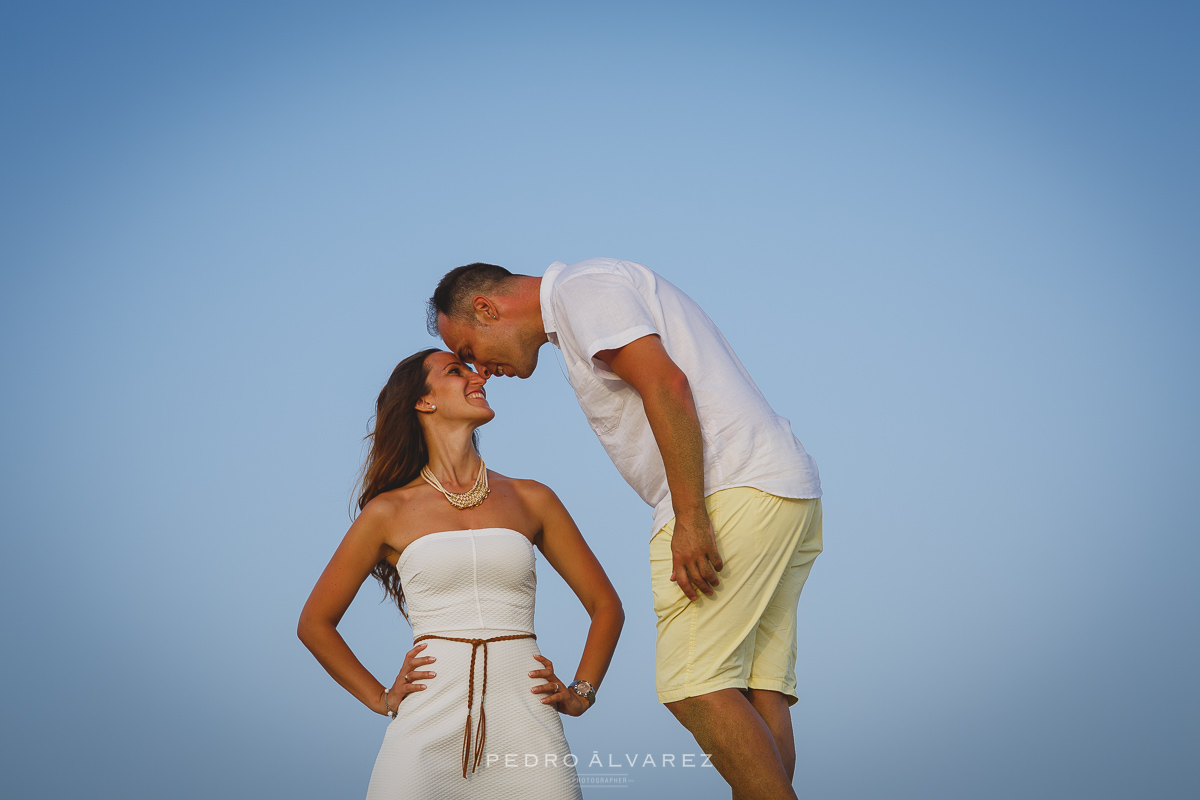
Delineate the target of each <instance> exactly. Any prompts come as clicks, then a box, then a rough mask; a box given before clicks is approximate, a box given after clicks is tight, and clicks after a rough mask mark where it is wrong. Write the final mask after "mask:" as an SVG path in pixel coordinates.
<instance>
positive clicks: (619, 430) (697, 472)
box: [429, 258, 821, 798]
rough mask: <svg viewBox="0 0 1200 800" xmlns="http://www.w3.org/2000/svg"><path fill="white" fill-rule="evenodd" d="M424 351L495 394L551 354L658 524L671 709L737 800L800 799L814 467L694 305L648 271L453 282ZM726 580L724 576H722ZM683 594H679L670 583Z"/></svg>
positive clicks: (606, 262)
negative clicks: (433, 340)
mask: <svg viewBox="0 0 1200 800" xmlns="http://www.w3.org/2000/svg"><path fill="white" fill-rule="evenodd" d="M429 314H430V318H429V322H430V333H435V332H436V333H437V334H440V335H441V337H442V339H443V341H445V343H446V345H447V346H448V347H449V348H450V349H451V350H453V351H454V352H456V353H457V354H458V356H459V358H460V359H461V360H462V361H463V362H465V363H469V364H473V365H475V368H476V369H477V370H478V371H479V372H480V373H481V374H483V375H484V376H485V377H491V376H493V375H496V376H505V377H513V376H515V377H519V378H528V377H529V376H530V375H531V374H533V371H534V369H535V368H536V367H537V361H538V349H539V348H540V347H541V346H542V345H543V344H545V343H546V342H551V343H552V344H554V345H555V346H557V347H558V348H559V349H560V350H561V351H562V354H563V358H564V360H565V361H566V364H567V372H568V377H569V379H570V382H571V386H572V387H573V388H574V390H575V395H576V397H577V398H578V400H579V404H580V405H581V406H582V407H583V410H584V412H585V413H586V415H587V418H588V422H589V423H590V424H591V426H592V429H593V430H594V431H595V433H596V435H597V436H598V437H599V438H600V441H601V443H602V444H603V445H604V448H605V450H607V452H608V454H609V456H610V457H611V458H612V460H613V463H614V464H615V465H616V467H617V469H618V470H619V471H620V473H621V475H622V476H623V477H624V478H625V480H626V481H628V482H629V484H630V485H631V486H632V487H633V488H634V489H635V490H636V491H637V492H638V494H639V495H641V497H642V499H643V500H645V501H646V502H647V503H649V504H650V505H651V506H653V507H654V528H653V534H654V535H653V537H652V539H651V541H650V563H651V580H652V583H653V589H654V610H655V613H656V615H657V618H658V622H657V626H658V641H657V647H656V655H655V683H656V687H657V690H658V697H659V700H660V702H662V703H664V704H665V705H666V706H667V708H668V709H670V711H671V712H672V713H673V714H674V715H675V717H676V718H677V719H678V720H679V721H680V722H681V723H682V724H683V725H684V726H685V727H686V728H687V729H688V730H689V731H690V732H691V733H692V735H693V736H695V737H696V741H697V743H699V744H700V746H701V747H702V748H703V749H704V752H706V753H711V754H712V755H713V759H712V761H713V765H714V766H715V767H716V768H717V770H718V771H719V772H720V773H721V775H722V777H724V778H725V780H726V781H728V782H729V784H730V786H731V787H732V788H733V795H734V797H735V798H760V797H761V798H781V797H795V793H794V792H793V791H792V788H791V781H792V775H793V773H794V771H795V761H796V748H795V743H794V740H793V738H792V722H791V715H790V713H789V711H788V706H789V705H791V704H792V703H794V702H796V675H795V662H796V606H797V603H798V601H799V597H800V590H801V588H802V587H803V585H804V581H805V579H806V578H807V577H808V573H809V570H810V569H811V567H812V563H813V560H814V559H815V558H816V557H817V555H818V554H819V553H820V552H821V504H820V499H819V498H820V496H821V486H820V479H819V477H818V474H817V467H816V464H815V462H813V460H812V458H810V457H809V456H808V454H807V453H805V451H804V448H803V446H801V444H800V442H799V441H798V440H797V439H796V437H795V436H793V435H792V432H791V427H790V426H789V424H788V421H787V420H785V419H784V418H782V417H780V416H779V415H777V414H776V413H775V412H774V411H772V410H771V408H770V406H769V405H767V402H766V400H765V399H764V398H763V396H762V394H761V393H760V392H759V390H758V387H756V386H755V385H754V382H753V381H752V380H751V379H750V376H749V375H748V374H747V372H746V370H745V368H744V367H743V366H742V364H741V362H740V361H739V360H738V358H737V356H736V355H735V354H734V352H733V350H732V349H731V348H730V346H729V343H728V342H726V341H725V338H724V337H723V336H722V335H721V332H720V331H719V330H717V328H716V326H715V325H714V324H713V322H712V320H710V319H709V318H708V316H707V315H706V314H705V313H704V312H703V311H702V310H701V309H700V307H699V306H698V305H696V303H695V302H694V301H693V300H692V299H691V298H689V297H688V296H687V295H685V294H684V293H683V292H681V291H680V290H679V289H677V288H675V287H674V286H672V285H671V284H670V283H668V282H667V281H666V280H664V279H663V278H662V277H660V276H659V275H656V274H655V273H653V272H651V271H650V270H649V269H647V268H646V267H644V266H642V265H640V264H634V263H632V262H628V261H618V260H615V259H609V258H593V259H588V260H586V261H580V262H579V263H576V264H572V265H570V266H568V265H566V264H563V263H561V262H555V263H554V264H551V265H550V267H549V268H548V269H547V270H546V273H545V274H544V275H543V276H542V277H541V278H536V277H531V276H528V275H514V274H512V273H510V272H509V271H508V270H506V269H504V268H502V267H498V266H495V265H491V264H468V265H467V266H464V267H459V268H457V269H455V270H452V271H450V272H449V273H447V274H446V276H445V277H444V278H443V279H442V281H441V283H439V284H438V287H437V290H436V291H435V292H434V294H433V297H432V298H430V301H429ZM718 573H721V574H720V575H719V576H718ZM672 582H674V583H672Z"/></svg>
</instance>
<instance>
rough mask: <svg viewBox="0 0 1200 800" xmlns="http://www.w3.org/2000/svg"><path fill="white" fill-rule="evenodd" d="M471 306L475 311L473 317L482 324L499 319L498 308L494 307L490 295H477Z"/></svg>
mask: <svg viewBox="0 0 1200 800" xmlns="http://www.w3.org/2000/svg"><path fill="white" fill-rule="evenodd" d="M471 308H472V309H474V311H475V318H476V319H478V320H479V321H480V322H481V323H483V324H484V325H487V324H488V323H490V322H495V321H496V320H498V319H500V309H498V308H496V304H495V303H493V302H492V299H491V298H490V297H484V296H483V295H478V296H477V297H476V298H475V299H474V300H473V301H472V302H471Z"/></svg>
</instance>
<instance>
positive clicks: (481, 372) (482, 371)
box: [471, 363, 492, 383]
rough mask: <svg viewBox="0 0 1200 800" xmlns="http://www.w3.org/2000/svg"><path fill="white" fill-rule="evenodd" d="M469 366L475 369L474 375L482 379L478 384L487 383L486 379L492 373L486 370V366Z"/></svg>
mask: <svg viewBox="0 0 1200 800" xmlns="http://www.w3.org/2000/svg"><path fill="white" fill-rule="evenodd" d="M471 366H473V367H475V374H476V375H478V376H479V377H480V378H482V379H483V380H481V381H480V383H487V379H488V378H490V377H492V371H491V370H490V369H488V368H487V365H486V364H478V363H476V364H472V365H471Z"/></svg>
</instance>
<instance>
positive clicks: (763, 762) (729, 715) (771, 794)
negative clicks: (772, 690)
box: [666, 689, 796, 800]
mask: <svg viewBox="0 0 1200 800" xmlns="http://www.w3.org/2000/svg"><path fill="white" fill-rule="evenodd" d="M666 705H667V708H668V709H670V711H671V713H672V714H674V715H675V718H676V719H678V720H679V721H680V722H681V723H682V724H683V727H685V728H687V729H688V730H689V731H690V732H691V734H692V736H694V737H696V743H697V744H699V745H700V747H701V749H703V750H704V752H705V753H711V754H712V764H713V766H714V767H716V768H717V772H719V773H721V777H722V778H724V779H725V781H726V782H727V783H728V784H729V786H730V787H731V788H732V789H733V796H734V797H735V798H737V800H787V799H788V798H791V800H795V798H796V793H795V792H794V791H792V781H791V778H790V777H789V776H788V774H787V771H786V769H785V767H784V762H783V759H782V758H781V757H780V755H779V749H778V747H777V746H776V744H775V737H774V735H773V734H772V731H771V729H770V727H768V725H767V723H766V721H765V720H764V719H763V717H762V715H761V714H759V712H758V711H757V710H756V709H755V707H754V706H753V705H751V703H750V701H749V700H748V699H746V697H745V696H744V695H743V694H742V693H741V691H739V690H738V689H722V690H720V691H717V692H710V693H708V694H702V695H699V696H697V697H689V698H687V699H686V700H678V701H676V702H674V703H667V704H666ZM785 706H786V703H785ZM789 730H790V728H789ZM794 760H795V749H794V747H793V763H794Z"/></svg>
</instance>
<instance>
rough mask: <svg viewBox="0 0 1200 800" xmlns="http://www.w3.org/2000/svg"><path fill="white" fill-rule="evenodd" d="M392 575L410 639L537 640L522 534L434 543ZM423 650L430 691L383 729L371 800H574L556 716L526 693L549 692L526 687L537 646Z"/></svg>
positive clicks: (490, 531) (408, 700)
mask: <svg viewBox="0 0 1200 800" xmlns="http://www.w3.org/2000/svg"><path fill="white" fill-rule="evenodd" d="M396 566H397V569H398V570H399V572H400V583H401V586H402V587H403V589H404V598H405V601H406V602H407V605H408V615H409V619H410V621H411V622H412V626H413V637H414V638H415V639H419V638H420V637H422V636H427V635H434V636H445V637H450V638H451V639H468V640H481V639H493V638H495V637H501V636H519V635H528V634H532V633H533V606H534V592H535V589H536V587H537V575H536V572H535V559H534V554H533V545H532V544H531V543H530V541H529V539H528V538H527V537H526V536H525V535H524V534H521V533H519V532H517V531H514V530H509V529H507V528H487V529H482V530H463V531H442V532H440V533H431V534H428V535H426V536H422V537H420V538H418V539H416V540H415V541H414V542H412V543H411V544H409V545H408V547H406V548H404V552H403V553H401V554H400V560H399V562H398V563H397V565H396ZM422 644H425V645H428V646H427V647H426V648H425V650H424V651H423V652H422V655H426V656H435V657H436V658H437V661H435V662H434V663H433V664H430V665H429V666H427V667H421V668H420V669H423V670H430V671H434V672H436V673H437V677H435V678H430V679H428V680H424V681H421V682H422V683H424V684H426V685H427V686H428V687H429V688H427V689H424V690H422V691H418V692H412V693H410V694H408V695H407V696H406V697H405V698H404V700H403V701H402V702H401V703H400V707H399V710H398V712H397V714H396V718H395V719H394V720H392V722H391V723H389V724H388V727H387V732H386V733H385V734H384V737H383V746H382V747H381V748H380V749H379V756H378V758H376V760H375V769H374V770H373V771H372V773H371V783H370V785H369V786H368V787H367V800H399V799H400V798H406V799H407V798H414V800H415V799H417V798H419V800H441V799H442V798H445V800H459V798H487V799H488V800H508V798H511V800H543V799H544V800H562V798H571V799H572V800H582V797H583V795H582V793H581V792H580V789H579V777H578V775H577V773H576V771H575V766H574V764H575V758H574V757H571V758H568V755H569V754H570V751H569V750H568V748H567V740H566V737H565V736H564V735H563V728H562V720H561V719H560V717H559V713H558V711H557V710H555V708H554V706H552V705H544V704H543V703H542V702H541V701H542V698H543V697H544V695H540V694H534V693H533V692H531V691H530V689H532V688H533V687H534V686H537V685H539V684H542V683H545V681H544V680H542V679H541V678H530V677H529V671H530V670H534V669H542V668H543V665H542V664H541V663H540V662H538V661H536V660H534V658H533V656H534V655H535V654H537V655H540V654H541V653H540V651H539V650H538V648H537V642H536V640H534V639H532V638H522V639H513V640H506V641H493V642H489V643H488V644H487V645H482V644H480V643H478V641H477V642H476V644H470V643H467V642H459V641H448V640H446V639H439V638H431V639H426V640H424V641H423V642H422ZM485 649H486V674H485V670H484V659H485V655H484V651H485ZM472 655H474V669H473V670H472ZM472 671H473V673H474V674H473V676H472ZM485 680H486V686H487V692H486V694H484V692H483V689H484V682H485ZM468 696H469V697H470V698H471V702H470V708H471V711H470V743H469V744H470V747H469V751H465V750H464V739H465V731H466V729H467V724H468V722H467V720H468V711H467V708H468ZM481 706H482V707H483V710H484V711H485V712H486V717H485V724H484V725H483V726H480V724H479V721H480V720H479V716H480V709H481ZM481 727H482V733H483V735H484V746H483V748H482V749H478V748H477V745H478V742H479V735H478V734H479V732H480V729H481ZM464 763H466V764H467V766H466V772H467V774H466V777H465V778H464V777H463V765H464ZM476 763H477V766H476Z"/></svg>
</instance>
